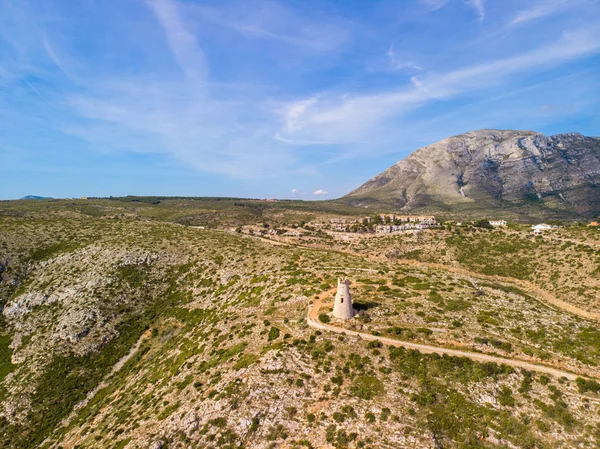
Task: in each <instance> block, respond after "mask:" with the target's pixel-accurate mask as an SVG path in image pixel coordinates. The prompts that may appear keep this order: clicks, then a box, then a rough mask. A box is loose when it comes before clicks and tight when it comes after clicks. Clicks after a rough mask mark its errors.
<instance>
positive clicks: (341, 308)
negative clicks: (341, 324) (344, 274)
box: [333, 279, 355, 320]
mask: <svg viewBox="0 0 600 449" xmlns="http://www.w3.org/2000/svg"><path fill="white" fill-rule="evenodd" d="M354 315H355V312H354V309H353V308H352V297H351V296H350V282H349V281H348V279H338V288H337V293H336V294H335V302H334V304H333V316H334V317H336V318H339V319H341V320H349V319H350V318H352V317H353V316H354Z"/></svg>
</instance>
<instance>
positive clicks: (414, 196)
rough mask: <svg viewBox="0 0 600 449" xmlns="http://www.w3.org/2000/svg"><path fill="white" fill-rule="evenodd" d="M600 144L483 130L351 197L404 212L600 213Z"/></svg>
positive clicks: (426, 152)
mask: <svg viewBox="0 0 600 449" xmlns="http://www.w3.org/2000/svg"><path fill="white" fill-rule="evenodd" d="M599 182H600V139H599V138H595V137H586V136H583V135H582V134H580V133H565V134H558V135H554V136H545V135H544V134H541V133H537V132H535V131H515V130H495V129H483V130H478V131H471V132H468V133H465V134H461V135H458V136H453V137H449V138H447V139H444V140H442V141H440V142H437V143H434V144H432V145H428V146H426V147H424V148H421V149H419V150H417V151H415V152H414V153H412V154H411V155H409V156H408V157H406V158H405V159H402V160H400V161H399V162H398V163H396V164H394V165H393V166H392V167H390V168H389V169H387V170H385V171H384V172H382V173H380V174H379V175H377V176H375V177H374V178H372V179H371V180H369V181H367V182H366V183H365V184H363V185H362V186H360V187H359V188H358V189H356V190H354V191H353V192H351V193H350V194H349V195H348V196H347V197H346V198H347V199H349V200H350V202H352V203H353V204H356V205H367V204H369V203H386V204H389V205H393V206H394V207H396V208H401V209H403V210H408V211H410V210H419V209H430V210H435V209H438V210H444V211H455V212H458V211H462V210H472V211H484V210H494V209H497V208H502V209H510V210H511V211H512V212H513V213H515V214H516V215H521V216H530V215H540V214H541V215H548V216H551V217H561V218H563V217H566V216H570V217H571V216H597V215H598V214H600V195H599V193H600V191H599V190H598V185H599Z"/></svg>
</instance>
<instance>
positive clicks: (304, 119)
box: [281, 29, 600, 143]
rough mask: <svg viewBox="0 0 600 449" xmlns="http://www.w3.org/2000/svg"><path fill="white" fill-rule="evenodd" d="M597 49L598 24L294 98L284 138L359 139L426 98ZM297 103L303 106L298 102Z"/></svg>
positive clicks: (493, 82) (440, 96)
mask: <svg viewBox="0 0 600 449" xmlns="http://www.w3.org/2000/svg"><path fill="white" fill-rule="evenodd" d="M596 53H600V30H595V29H586V30H581V31H577V32H565V33H564V35H563V37H562V38H561V39H560V40H558V41H556V42H554V43H552V44H548V45H544V46H541V47H539V48H536V49H533V50H531V51H528V52H524V53H521V54H517V55H514V56H510V57H506V58H501V59H497V60H491V61H488V62H485V63H481V64H476V65H472V66H466V67H463V68H460V69H457V70H454V71H450V72H447V73H440V74H432V75H428V76H425V77H422V78H416V77H413V78H412V79H411V86H408V87H404V88H401V89H394V90H388V91H384V92H380V93H377V94H370V95H342V96H335V95H326V94H324V93H323V94H321V95H320V96H319V97H318V98H314V97H313V98H311V100H310V101H309V102H307V100H298V101H297V102H294V103H292V104H291V105H289V107H288V112H287V113H284V120H283V121H284V124H287V123H288V121H287V120H288V117H289V111H290V110H292V111H294V113H293V117H294V121H293V127H290V126H287V125H286V126H283V128H282V130H281V135H282V136H283V137H284V138H285V139H289V140H294V139H299V140H303V141H311V140H316V141H320V142H322V141H329V142H330V143H350V142H360V141H365V139H368V138H369V136H376V135H378V130H379V129H380V127H382V126H383V124H384V123H385V120H386V119H388V118H390V117H392V116H398V115H399V114H404V113H407V112H410V111H412V110H414V109H416V108H418V107H420V106H423V105H425V104H427V103H429V102H431V101H439V100H446V99H450V98H454V97H457V96H459V95H461V94H464V93H466V92H470V91H473V90H475V89H482V88H485V87H489V86H493V85H496V84H498V83H500V82H503V81H505V80H506V79H507V78H509V77H511V76H515V75H518V74H520V73H524V72H530V71H535V70H542V69H545V68H549V67H552V66H556V65H560V64H563V63H566V62H569V61H572V60H575V59H578V58H581V57H585V56H588V55H591V54H596ZM299 105H303V107H299Z"/></svg>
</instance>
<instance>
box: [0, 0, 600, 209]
mask: <svg viewBox="0 0 600 449" xmlns="http://www.w3.org/2000/svg"><path fill="white" fill-rule="evenodd" d="M599 23H600V0H531V1H523V0H519V1H517V0H388V1H380V2H378V1H375V0H372V1H371V0H369V1H363V0H361V1H351V0H345V1H310V0H302V1H300V0H288V1H262V0H252V1H229V0H219V1H209V0H206V1H204V0H195V1H194V0H185V1H184V0H119V1H116V0H78V1H71V0H44V1H43V2H42V1H38V0H0V179H1V180H2V182H1V184H0V185H1V187H0V199H11V198H19V197H21V196H24V195H27V194H38V195H46V196H53V197H72V196H82V195H87V196H109V195H115V196H116V195H127V194H135V195H195V196H242V197H280V198H303V199H325V198H335V197H338V196H341V195H343V194H345V193H347V192H348V191H350V190H352V189H354V188H355V187H357V186H359V185H360V184H362V183H363V182H364V181H366V180H367V179H369V178H371V177H372V176H374V175H376V174H377V173H379V172H380V171H382V170H384V169H385V168H387V167H388V166H390V165H392V164H393V163H395V162H396V161H398V160H399V159H401V158H403V157H405V156H406V155H408V154H410V153H411V152H412V151H414V150H415V149H417V148H420V147H422V146H425V145H427V144H429V143H433V142H435V141H438V140H440V139H443V138H445V137H447V136H450V135H455V134H460V133H462V132H466V131H471V130H476V129H481V128H500V129H504V128H512V129H533V130H536V131H539V132H543V133H545V134H555V133H561V132H568V131H578V132H581V133H583V134H586V135H592V136H597V135H599V134H600V132H599V131H598V130H599V125H600V117H599V112H600V26H598V24H599Z"/></svg>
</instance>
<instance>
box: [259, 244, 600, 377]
mask: <svg viewBox="0 0 600 449" xmlns="http://www.w3.org/2000/svg"><path fill="white" fill-rule="evenodd" d="M254 238H256V237H254ZM258 239H259V240H261V241H263V242H266V243H270V244H272V245H284V246H295V247H299V248H305V249H309V250H315V251H325V249H322V248H315V247H312V246H308V245H301V244H295V243H291V242H277V241H273V240H271V239H266V238H261V237H258ZM335 251H338V252H342V253H347V254H350V255H352V256H357V257H362V258H365V259H370V260H376V261H378V262H385V263H388V264H390V261H389V260H387V259H385V258H383V257H376V256H372V255H365V254H360V253H355V252H353V251H344V250H335ZM395 263H396V264H400V265H409V266H414V267H418V268H421V269H434V270H441V271H446V272H451V273H455V274H459V275H461V276H466V277H470V278H473V279H480V280H486V281H491V282H497V283H502V284H509V285H515V286H518V287H519V288H520V289H522V290H523V291H524V292H526V293H529V294H531V295H532V296H533V297H534V298H535V299H536V300H538V301H539V302H541V303H542V304H545V305H548V306H552V307H555V308H557V309H560V310H563V311H565V312H568V313H571V314H573V315H577V316H579V317H581V318H585V319H589V320H595V321H600V313H596V312H590V311H587V310H584V309H581V308H579V307H577V306H575V305H573V304H570V303H567V302H565V301H562V300H560V299H558V298H556V297H555V296H554V295H552V294H550V293H549V292H547V291H545V290H543V289H542V288H540V287H538V286H537V285H535V284H533V283H532V282H529V281H525V280H521V279H515V278H509V277H504V276H497V275H486V274H482V273H477V272H473V271H470V270H468V269H465V268H462V267H456V266H451V265H443V264H438V263H432V262H421V261H417V260H412V259H397V260H396V261H395ZM330 268H333V267H330ZM335 291H336V288H333V289H331V290H327V291H325V292H322V293H321V294H320V295H319V296H318V298H317V299H316V300H315V302H314V303H313V305H312V307H311V308H310V309H309V310H308V313H307V315H306V322H307V324H308V325H309V326H310V327H312V328H314V329H319V330H325V331H330V332H335V333H338V334H346V335H351V336H356V337H359V338H362V339H363V340H367V341H375V340H378V341H380V342H381V343H383V344H386V345H390V346H395V347H402V348H406V349H415V350H417V351H419V352H422V353H424V354H433V353H436V354H447V355H449V356H454V357H466V358H468V359H471V360H474V361H477V362H495V363H500V364H502V363H503V364H505V365H509V366H512V367H515V368H522V369H526V370H530V371H537V372H539V373H544V374H550V375H552V376H555V377H563V376H564V377H566V378H567V379H570V380H575V379H576V378H577V377H586V378H589V376H584V375H578V374H575V373H572V372H570V371H564V370H561V369H558V368H553V367H550V366H547V365H539V364H536V363H531V362H526V361H524V360H518V359H509V358H504V357H499V356H493V355H489V354H482V353H477V352H469V351H462V350H459V349H450V348H443V347H439V346H432V345H426V344H420V343H413V342H409V341H403V340H396V339H393V338H387V337H380V336H375V335H372V334H368V333H365V332H358V331H353V330H350V329H344V328H342V327H337V326H333V325H331V324H324V323H320V322H319V321H318V316H319V310H320V309H321V307H323V306H324V305H330V304H324V303H323V301H324V299H325V298H327V297H328V296H329V297H331V296H332V295H333V294H334V293H335Z"/></svg>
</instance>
